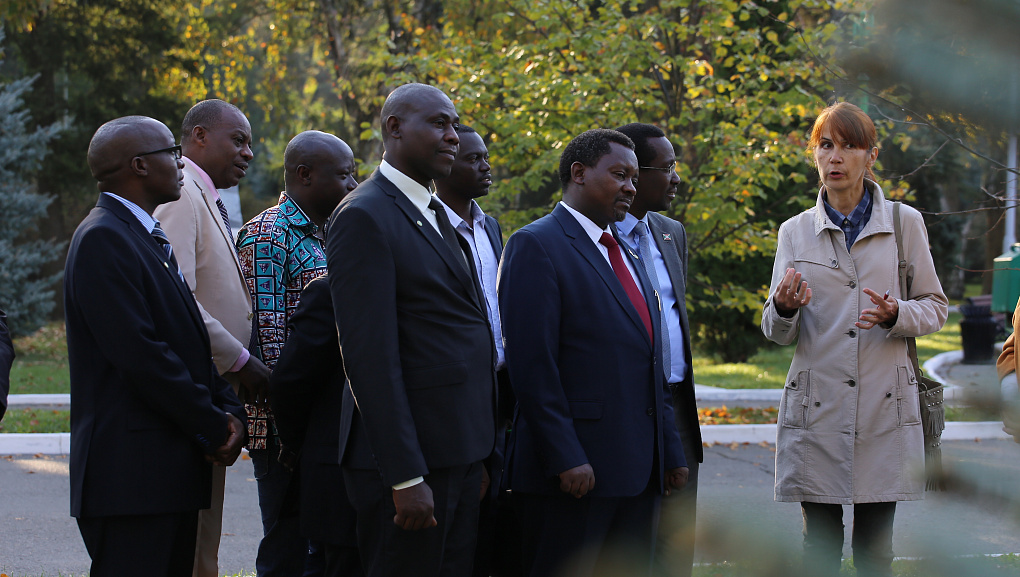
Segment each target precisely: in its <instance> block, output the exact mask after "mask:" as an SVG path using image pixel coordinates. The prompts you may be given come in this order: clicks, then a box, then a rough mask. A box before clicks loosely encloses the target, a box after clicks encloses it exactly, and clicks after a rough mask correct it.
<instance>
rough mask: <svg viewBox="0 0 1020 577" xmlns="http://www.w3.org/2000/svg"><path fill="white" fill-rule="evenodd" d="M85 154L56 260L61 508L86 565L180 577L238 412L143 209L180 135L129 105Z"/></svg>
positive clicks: (177, 169)
mask: <svg viewBox="0 0 1020 577" xmlns="http://www.w3.org/2000/svg"><path fill="white" fill-rule="evenodd" d="M88 163H89V168H90V169H91V171H92V175H93V176H94V177H95V178H96V180H97V181H98V183H99V184H98V186H99V190H100V191H101V192H102V194H100V196H99V201H98V202H97V203H96V208H94V209H93V210H92V212H90V213H89V215H88V216H87V217H86V218H85V220H84V221H82V223H81V224H80V225H79V226H78V229H77V230H76V231H75V233H74V237H73V238H72V239H71V246H70V249H69V251H68V255H67V265H66V267H65V269H64V308H65V315H66V321H67V350H68V357H69V364H70V372H71V460H70V482H71V515H72V516H73V517H76V518H77V519H78V527H79V530H80V531H81V535H82V539H83V540H84V541H85V547H86V548H87V549H88V552H89V555H90V556H91V557H92V569H91V574H92V575H93V576H94V577H101V576H105V575H116V576H120V575H167V576H170V575H173V576H182V577H183V576H190V575H191V572H192V566H193V564H194V559H195V536H196V528H197V523H198V510H199V509H202V508H208V507H209V501H210V494H211V490H212V469H211V466H210V464H211V463H216V464H221V465H230V464H232V463H233V462H234V460H235V459H237V456H238V454H240V452H241V447H242V446H243V443H244V439H245V423H244V420H245V413H244V408H243V406H242V405H241V402H240V401H239V400H238V398H237V396H236V395H235V394H234V392H233V390H232V389H231V387H230V385H229V384H228V383H227V382H226V381H224V380H223V379H222V377H220V375H219V373H218V372H217V371H216V367H215V366H214V365H213V362H212V353H211V350H210V344H209V335H208V333H207V332H206V330H205V325H204V324H203V322H202V317H201V313H200V312H199V310H198V307H197V305H196V304H195V300H194V297H193V296H192V294H191V290H190V289H189V288H188V285H187V284H186V283H185V281H184V277H183V275H182V274H181V272H180V268H179V267H178V266H177V261H176V259H175V258H174V257H173V250H172V247H171V246H170V245H169V241H168V240H167V239H166V235H165V234H164V233H163V232H162V229H160V228H159V223H158V222H157V221H156V220H154V219H153V217H152V213H153V211H154V210H155V208H156V207H157V206H158V205H160V204H162V203H166V202H171V201H174V200H176V199H177V198H179V197H180V189H181V178H182V172H181V169H182V168H183V164H182V162H181V148H180V146H175V145H174V139H173V134H171V132H170V130H169V129H168V128H167V127H166V126H165V125H163V124H162V123H160V122H158V121H156V120H153V119H151V118H147V117H143V116H129V117H125V118H119V119H117V120H112V121H110V122H108V123H106V124H104V125H103V126H101V127H100V128H99V130H97V131H96V134H95V135H94V136H93V137H92V142H91V143H90V144H89V151H88Z"/></svg>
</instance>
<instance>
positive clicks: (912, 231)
mask: <svg viewBox="0 0 1020 577" xmlns="http://www.w3.org/2000/svg"><path fill="white" fill-rule="evenodd" d="M809 150H811V151H812V152H813V154H814V162H815V166H816V167H817V168H818V174H819V177H820V180H821V189H820V190H819V192H818V201H817V203H816V205H815V206H814V207H813V208H811V209H808V210H807V211H805V212H803V213H801V214H799V215H797V216H795V217H793V218H791V219H790V220H788V221H786V222H784V223H783V225H782V226H781V227H780V229H779V246H778V248H777V250H776V262H775V266H774V268H773V270H772V283H771V288H770V290H769V298H768V300H767V301H766V302H765V307H764V310H763V313H762V323H761V327H762V332H764V333H765V336H766V337H767V338H769V339H770V340H772V341H775V342H777V343H779V344H782V345H787V344H791V343H793V342H794V341H797V350H796V352H795V353H794V356H793V363H792V365H791V366H790V373H789V376H788V377H787V380H786V386H785V390H784V391H783V400H782V403H781V405H780V408H779V426H778V435H777V439H776V500H777V501H794V502H800V503H801V509H802V512H803V516H804V553H805V566H806V567H808V568H810V569H811V571H812V572H813V573H816V574H819V575H833V576H835V575H838V573H839V567H840V558H841V556H842V549H843V522H842V517H843V509H842V505H850V504H852V505H854V527H853V537H852V546H853V554H854V565H855V566H856V567H857V570H858V575H892V572H891V564H892V558H893V552H892V526H893V516H894V514H895V511H896V502H897V501H908V500H916V499H921V498H922V497H923V496H924V477H923V470H924V440H923V435H922V431H921V418H920V406H919V403H918V398H917V379H916V375H914V374H913V369H912V368H911V363H910V359H909V358H908V356H907V346H906V341H905V340H904V338H905V337H918V336H922V335H926V334H929V333H933V332H936V331H938V330H939V329H940V328H942V325H943V323H945V321H946V316H947V314H948V310H947V303H946V297H945V294H944V293H943V292H942V287H941V285H940V284H939V280H938V277H936V275H935V266H934V263H933V262H932V257H931V252H930V251H929V249H928V236H927V232H926V230H925V226H924V220H923V219H922V217H921V215H920V213H918V212H917V211H916V210H914V209H912V208H909V207H907V206H902V207H901V209H900V218H901V220H902V230H903V245H904V254H905V258H906V260H907V266H908V268H907V276H908V277H910V278H912V279H913V280H912V281H911V282H910V290H909V293H908V291H907V290H906V288H905V287H901V286H899V284H900V283H899V271H898V267H897V255H896V240H895V237H894V234H893V222H892V215H893V210H892V209H893V205H892V203H891V202H888V201H886V199H885V198H884V196H883V194H882V189H881V188H880V187H879V186H878V185H877V184H876V183H875V177H874V174H873V173H872V172H871V167H872V165H873V164H874V163H875V160H876V159H877V158H878V143H877V135H876V132H875V126H874V124H873V123H872V121H871V119H870V118H868V116H867V115H866V114H865V113H864V112H863V111H862V110H861V109H860V108H858V107H856V106H854V105H852V104H849V103H846V102H841V103H837V104H835V105H833V106H830V107H828V108H826V109H825V110H823V111H822V112H821V114H819V116H818V118H817V119H816V120H815V124H814V127H813V128H812V131H811V140H810V142H809Z"/></svg>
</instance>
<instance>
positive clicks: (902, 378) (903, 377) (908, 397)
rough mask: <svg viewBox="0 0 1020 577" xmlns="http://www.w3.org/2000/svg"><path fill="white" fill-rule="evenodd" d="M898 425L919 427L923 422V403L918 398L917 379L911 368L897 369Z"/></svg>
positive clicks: (898, 367) (899, 367)
mask: <svg viewBox="0 0 1020 577" xmlns="http://www.w3.org/2000/svg"><path fill="white" fill-rule="evenodd" d="M896 419H897V421H896V425H897V426H899V427H902V426H904V425H917V424H919V423H920V422H921V402H920V400H918V398H917V378H916V377H915V376H914V375H913V374H912V373H911V372H910V367H901V366H897V367H896Z"/></svg>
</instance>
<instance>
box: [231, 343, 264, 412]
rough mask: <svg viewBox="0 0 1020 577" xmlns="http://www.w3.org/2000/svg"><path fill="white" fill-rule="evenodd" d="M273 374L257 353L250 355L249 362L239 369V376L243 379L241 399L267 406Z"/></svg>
mask: <svg viewBox="0 0 1020 577" xmlns="http://www.w3.org/2000/svg"><path fill="white" fill-rule="evenodd" d="M271 374H272V371H270V370H269V367H267V366H266V365H264V364H263V363H262V361H260V360H258V359H257V358H255V355H252V356H250V357H248V362H247V363H245V364H244V366H243V367H241V370H239V371H237V378H238V379H240V381H241V391H240V393H241V400H242V401H244V402H245V403H248V404H250V405H258V406H260V407H262V406H265V404H266V394H267V392H268V391H269V375H271Z"/></svg>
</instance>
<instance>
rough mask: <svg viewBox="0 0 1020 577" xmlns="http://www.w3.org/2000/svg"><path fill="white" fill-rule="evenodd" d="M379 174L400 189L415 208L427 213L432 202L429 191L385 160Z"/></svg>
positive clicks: (381, 164)
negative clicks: (426, 210)
mask: <svg viewBox="0 0 1020 577" xmlns="http://www.w3.org/2000/svg"><path fill="white" fill-rule="evenodd" d="M379 173H380V174H382V175H383V176H385V177H386V180H389V181H390V182H392V183H393V185H394V186H396V187H397V188H398V189H400V192H402V193H404V196H406V197H407V198H408V200H410V201H411V204H413V205H414V206H415V208H417V209H418V210H420V211H421V212H425V209H427V208H428V207H429V201H430V200H432V193H431V192H429V189H427V188H425V187H424V186H422V185H420V184H418V183H417V182H415V180H414V179H413V178H411V177H410V176H407V175H406V174H404V173H403V172H400V171H399V170H397V169H396V168H394V166H393V165H392V164H390V163H388V162H386V159H385V158H384V159H383V161H382V162H381V163H379Z"/></svg>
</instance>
